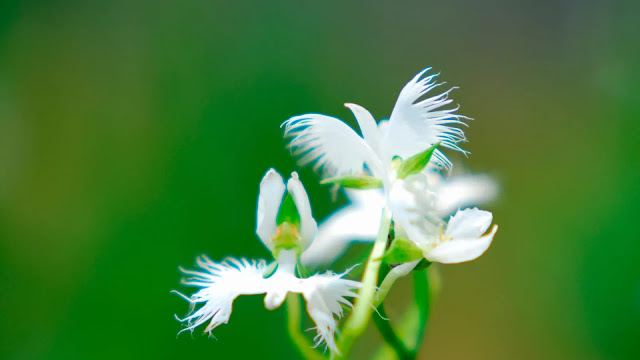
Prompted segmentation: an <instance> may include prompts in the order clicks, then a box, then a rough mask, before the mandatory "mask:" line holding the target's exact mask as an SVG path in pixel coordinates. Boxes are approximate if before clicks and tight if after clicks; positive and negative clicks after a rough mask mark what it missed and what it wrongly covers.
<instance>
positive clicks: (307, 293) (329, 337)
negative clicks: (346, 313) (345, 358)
mask: <svg viewBox="0 0 640 360" xmlns="http://www.w3.org/2000/svg"><path fill="white" fill-rule="evenodd" d="M347 272H348V271H347ZM347 272H344V273H342V274H334V273H331V272H328V273H325V274H322V275H314V276H312V277H310V278H307V279H304V285H303V286H304V291H303V292H302V295H303V296H304V298H305V300H306V301H307V311H308V312H309V316H311V319H312V320H313V321H314V322H315V324H316V328H315V329H316V331H317V332H318V335H317V336H316V338H315V340H316V346H318V345H320V344H322V343H323V342H324V343H325V344H326V346H327V347H328V348H329V350H330V351H331V353H332V354H339V353H340V352H339V351H338V347H337V346H336V341H335V332H336V329H337V326H338V322H337V320H336V319H335V317H337V318H338V319H340V318H341V317H342V314H343V309H342V305H346V306H351V303H350V302H349V301H348V300H347V299H346V297H356V296H357V294H356V293H355V292H353V290H356V289H359V288H360V286H361V284H360V282H358V281H354V280H348V279H342V277H343V276H344V275H346V274H347Z"/></svg>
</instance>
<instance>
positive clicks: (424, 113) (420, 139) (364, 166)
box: [283, 68, 495, 264]
mask: <svg viewBox="0 0 640 360" xmlns="http://www.w3.org/2000/svg"><path fill="white" fill-rule="evenodd" d="M429 70H430V69H429V68H427V69H425V70H423V71H421V72H420V73H418V74H417V75H416V76H415V77H414V78H413V79H411V81H409V82H408V83H407V84H406V85H405V86H404V88H403V89H402V91H401V92H400V95H399V96H398V100H397V101H396V104H395V106H394V108H393V111H392V112H391V116H390V118H389V120H388V121H381V122H380V123H376V121H375V119H374V117H373V115H371V113H370V112H369V111H367V110H366V109H365V108H363V107H361V106H360V105H356V104H350V103H347V104H345V106H346V107H348V108H349V109H350V110H351V111H352V112H353V114H354V116H355V118H356V121H357V122H358V125H359V126H360V130H361V132H362V136H359V135H358V134H357V133H356V132H355V131H354V130H353V129H351V128H350V127H349V126H347V125H346V124H345V123H344V122H342V121H341V120H339V119H336V118H334V117H330V116H326V115H320V114H306V115H300V116H295V117H292V118H291V119H289V120H287V121H286V122H284V123H283V126H284V127H285V137H287V138H291V140H290V143H289V147H290V148H291V151H292V154H293V155H294V156H296V157H298V160H299V163H300V164H301V165H306V164H314V168H316V169H317V170H321V171H322V172H323V176H325V177H332V178H333V179H337V180H336V181H334V182H335V183H336V184H341V185H344V184H353V183H355V184H357V185H359V186H360V187H375V185H376V182H375V181H374V180H372V179H375V180H377V181H379V185H381V186H382V188H383V189H384V197H383V199H384V201H383V202H380V201H376V199H378V200H379V197H378V198H376V199H373V200H372V201H370V204H368V207H372V208H373V209H374V211H376V210H377V211H379V209H381V208H382V207H385V208H387V209H389V210H390V214H391V216H392V218H393V221H394V224H395V228H396V230H397V232H398V233H399V234H405V236H407V237H408V238H409V240H411V241H412V242H414V243H415V244H416V245H417V246H420V247H421V248H430V249H431V248H435V247H436V245H437V244H440V242H438V241H435V240H433V239H438V238H440V239H441V240H442V241H441V242H443V243H444V242H447V247H450V246H454V245H453V244H456V245H457V244H459V243H458V242H448V241H450V234H443V233H441V231H442V229H443V228H444V226H445V221H444V220H442V217H443V213H445V212H447V211H452V210H454V207H455V206H456V205H458V204H460V203H465V202H467V200H468V199H466V197H467V196H464V195H462V196H460V194H459V192H457V191H453V192H451V191H450V192H449V193H448V194H447V193H446V190H447V189H446V184H447V181H442V180H437V181H433V179H431V180H430V179H429V177H433V176H432V175H430V174H431V173H432V172H433V170H434V169H435V170H438V169H446V170H451V167H452V163H451V161H449V159H448V158H447V157H446V156H445V155H444V153H442V152H441V151H440V150H439V149H437V146H438V145H439V146H441V147H444V148H448V149H451V150H456V151H459V152H462V153H463V154H465V155H466V154H468V153H467V152H466V151H465V150H463V149H462V148H461V147H460V146H459V145H458V144H459V143H460V142H462V141H465V136H464V132H463V131H462V130H461V129H460V128H457V127H453V126H451V125H466V123H465V122H463V121H462V120H464V119H469V118H467V117H465V116H463V115H459V114H456V112H457V110H458V107H453V108H443V107H445V106H447V105H449V104H451V102H452V100H451V99H449V98H448V95H449V93H450V92H451V91H452V90H453V89H449V90H447V91H445V92H443V93H441V94H438V95H435V96H432V97H429V98H427V99H424V100H420V98H421V97H423V96H424V95H426V94H427V93H428V92H430V91H431V90H433V89H435V88H436V87H438V86H440V85H442V84H438V83H436V82H435V81H434V79H435V77H436V76H437V74H435V75H429V76H425V77H423V75H425V74H426V73H427V72H428V71H429ZM423 154H424V155H423ZM420 157H423V158H420ZM416 159H417V160H416ZM423 160H424V161H423ZM429 165H430V166H429ZM407 167H409V169H408V170H407ZM367 171H368V172H369V173H370V175H372V178H371V177H368V176H366V175H365V173H366V172H367ZM345 179H347V180H345ZM330 182H331V181H330ZM452 183H453V181H452ZM461 185H462V186H461V189H464V188H468V187H473V186H476V185H477V184H469V183H467V184H465V183H464V182H463V183H462V184H461ZM469 185H471V186H469ZM356 187H357V186H356ZM476 187H477V186H476ZM439 193H441V194H440V196H439ZM474 196H475V197H483V196H478V195H476V194H472V196H470V197H471V198H473V197H474ZM456 197H457V198H456ZM465 205H466V204H465ZM356 206H357V208H356V210H351V209H348V210H344V211H343V213H342V216H345V215H346V216H348V217H349V220H348V221H349V223H355V224H363V221H362V219H361V218H360V214H362V213H363V212H364V211H359V210H357V209H358V208H359V209H360V210H362V209H364V208H365V207H366V206H361V205H356ZM365 211H371V210H370V209H366V210H365ZM489 215H490V213H489ZM367 216H368V215H367ZM454 218H455V219H459V220H457V221H456V222H454V224H455V225H456V226H454V227H447V228H448V229H449V228H451V229H452V230H451V232H454V233H456V231H454V230H455V229H456V228H459V229H463V230H464V229H466V227H467V226H470V227H473V226H474V221H473V219H472V217H469V216H460V217H458V215H455V216H454V217H452V220H453V219H454ZM483 219H486V216H485V217H484V218H483ZM354 220H355V221H354ZM340 221H342V223H346V222H347V221H346V220H344V219H342V220H338V219H337V218H336V219H335V220H334V218H331V219H330V224H331V225H330V228H333V229H336V230H342V229H343V228H344V226H339V225H336V224H337V223H339V222H340ZM490 223H491V218H490V217H489V224H486V227H485V228H484V230H486V228H488V226H489V225H490ZM373 225H374V224H372V225H371V227H366V228H365V227H363V226H356V227H355V229H356V230H358V231H352V232H351V233H352V234H353V235H354V237H355V238H358V237H360V238H362V237H363V236H362V235H365V237H366V238H367V239H371V238H373V236H371V235H372V234H371V233H370V231H371V230H372V227H373ZM325 227H329V225H326V226H325ZM494 229H495V228H494ZM332 231H333V230H332ZM463 233H464V234H467V232H464V231H463ZM494 233H495V231H493V232H492V233H491V234H490V235H491V236H488V237H482V239H483V241H484V242H486V241H487V239H488V243H487V244H486V247H488V246H489V244H490V243H491V239H492V238H493V234H494ZM325 234H326V232H324V233H323V232H321V236H320V238H321V239H322V240H323V241H322V242H320V243H318V245H317V246H316V249H315V250H314V249H312V250H314V251H313V252H310V253H308V254H307V255H306V256H305V261H306V262H308V263H311V264H314V263H320V262H323V261H326V260H327V258H331V257H332V256H333V255H329V256H327V254H322V248H325V249H329V250H330V251H329V252H332V253H333V254H336V253H340V252H342V251H343V250H344V248H345V245H344V244H345V241H344V239H345V236H344V235H341V236H326V235H325ZM480 235H481V234H478V235H477V236H476V238H478V237H479V236H480ZM326 239H336V240H335V243H333V241H331V240H326ZM427 239H431V240H427ZM484 242H483V244H484ZM427 244H428V245H427ZM321 245H322V246H321ZM464 245H465V246H468V244H467V243H464ZM483 246H484V245H483ZM486 247H484V250H486ZM484 250H482V251H481V252H480V253H479V254H478V256H479V255H480V254H481V253H482V252H484ZM423 252H424V255H425V259H427V260H430V261H431V260H433V261H439V262H447V263H452V262H461V261H468V260H471V259H466V258H465V257H456V256H453V257H452V258H447V257H446V256H444V257H443V256H437V257H436V256H427V254H428V253H429V252H428V251H426V250H425V251H423ZM314 256H315V257H314ZM463 258H465V259H466V260H460V259H463Z"/></svg>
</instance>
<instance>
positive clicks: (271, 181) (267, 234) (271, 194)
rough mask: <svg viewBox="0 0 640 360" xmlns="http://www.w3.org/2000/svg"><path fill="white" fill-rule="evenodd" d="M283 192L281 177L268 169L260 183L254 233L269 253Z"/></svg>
mask: <svg viewBox="0 0 640 360" xmlns="http://www.w3.org/2000/svg"><path fill="white" fill-rule="evenodd" d="M284 191H285V185H284V180H283V179H282V176H280V174H278V173H277V172H276V171H275V170H274V169H269V171H267V173H266V174H265V175H264V177H263V178H262V181H261V182H260V194H259V195H258V215H257V225H256V233H257V234H258V237H259V238H260V240H261V241H262V243H263V244H264V246H266V247H267V249H269V250H271V251H273V244H272V243H271V238H272V237H273V236H274V235H275V234H276V228H277V224H276V218H277V216H278V210H279V209H280V204H281V203H282V197H283V196H284Z"/></svg>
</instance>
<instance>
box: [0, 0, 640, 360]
mask: <svg viewBox="0 0 640 360" xmlns="http://www.w3.org/2000/svg"><path fill="white" fill-rule="evenodd" d="M639 13H640V6H639V5H638V2H631V1H630V2H628V3H620V2H602V1H595V0H594V1H526V2H512V1H507V0H494V1H482V2H476V1H455V0H454V1H447V2H394V1H388V2H364V1H350V2H346V1H345V2H341V1H324V2H308V1H289V2H287V1H264V2H256V3H249V2H222V1H207V0H199V1H186V2H173V1H166V0H156V1H135V2H131V1H48V2H45V1H29V2H27V1H16V0H5V1H3V2H2V3H1V4H0V358H2V359H65V360H68V359H109V360H113V359H120V360H124V359H141V358H149V359H176V358H185V359H187V358H188V359H195V358H221V359H225V358H231V357H235V358H250V357H259V358H261V359H281V358H296V357H297V355H296V353H295V352H294V350H293V348H292V347H291V345H290V344H289V342H288V340H287V334H286V331H285V323H284V312H283V310H282V309H279V310H276V311H273V312H270V311H267V310H265V309H264V307H263V306H262V299H261V298H260V297H243V298H240V299H239V300H237V302H236V303H235V305H234V313H233V316H232V318H231V321H230V323H229V324H228V325H224V326H220V327H219V328H217V329H216V332H215V335H216V337H217V338H218V341H216V340H213V339H208V338H207V337H206V336H202V335H200V333H199V332H196V333H194V336H193V337H191V336H189V335H188V334H183V335H182V336H180V337H178V338H176V333H177V331H178V330H179V329H180V325H179V324H178V323H177V322H176V321H175V320H174V318H173V314H174V313H177V314H180V315H183V314H184V313H185V312H186V310H187V306H186V303H185V302H184V301H183V300H181V299H180V298H178V297H177V296H174V295H171V294H169V290H171V289H175V288H179V285H178V282H179V278H180V275H179V273H178V269H177V267H178V266H179V265H187V266H191V265H192V264H193V261H194V258H195V256H196V255H198V254H201V253H207V254H209V255H210V256H211V257H212V258H216V259H220V258H222V257H224V256H226V255H235V256H247V257H262V258H264V257H267V256H268V253H267V252H266V251H265V249H264V248H263V247H262V245H261V244H260V243H259V242H258V241H257V238H256V237H255V235H254V226H255V204H256V196H257V190H258V182H259V180H260V178H261V176H262V175H263V174H264V172H265V171H266V170H267V169H268V168H269V167H272V166H274V167H276V168H277V169H279V170H280V171H281V172H283V173H287V172H289V171H292V170H295V169H296V167H295V164H294V162H293V160H292V159H291V158H290V156H289V154H288V153H287V151H286V150H285V148H284V141H283V140H282V131H281V129H280V128H279V124H280V123H281V122H282V121H283V120H285V119H287V118H288V117H290V116H293V115H297V114H301V113H305V112H320V113H326V114H333V115H336V116H339V117H341V118H343V119H345V120H347V121H349V122H350V123H351V124H353V123H354V122H353V121H352V118H351V115H350V113H349V111H348V110H347V109H345V108H344V107H343V106H342V104H343V103H344V102H355V103H358V104H361V105H363V106H365V107H367V108H368V109H369V110H370V111H371V112H372V113H373V114H374V115H375V116H376V117H377V118H383V117H388V115H389V113H390V111H391V108H392V106H393V104H394V101H395V98H396V96H397V94H398V92H399V90H400V89H401V87H402V86H403V85H404V84H405V82H406V81H408V80H409V79H410V78H411V77H412V76H413V75H414V74H415V73H416V72H418V71H419V70H420V69H422V68H423V67H426V66H433V67H434V69H436V70H437V71H440V72H441V73H442V75H441V80H443V81H446V82H447V83H448V84H450V85H456V86H459V87H460V88H461V89H460V90H458V91H456V92H455V94H454V99H455V100H456V101H457V102H458V103H460V104H461V106H462V108H461V112H462V113H464V114H466V115H469V116H471V117H473V118H474V119H475V120H474V121H473V122H472V123H471V126H470V128H469V129H468V130H467V135H468V138H469V140H470V142H469V143H468V144H466V148H467V149H469V150H470V151H471V152H472V155H471V157H470V158H469V159H463V158H457V157H456V158H455V159H456V160H459V162H458V164H460V165H462V166H464V167H465V169H468V170H472V171H476V172H489V173H491V174H492V175H494V176H495V177H496V178H497V179H498V180H499V181H500V183H501V186H502V192H501V195H500V198H499V199H498V201H497V202H495V203H494V204H493V205H491V206H488V208H489V209H490V210H492V211H494V216H495V221H496V222H497V223H498V224H500V231H499V232H498V234H497V236H496V238H495V241H494V244H493V245H492V247H491V249H490V250H489V251H488V252H487V253H486V254H485V255H484V256H483V257H482V258H480V259H479V260H477V261H474V262H471V263H467V264H462V265H456V266H444V267H441V268H440V269H441V270H442V275H443V289H442V295H441V297H440V299H439V301H438V303H437V305H436V308H435V309H434V311H435V312H434V315H433V318H432V321H431V323H430V325H429V329H428V331H427V334H426V339H425V343H424V348H423V351H422V352H421V358H425V359H638V358H640V348H639V347H638V340H640V230H639V228H640V227H639V226H638V216H639V215H640V208H639V204H640V164H639V162H638V156H637V153H638V151H639V150H640V125H638V119H640V68H639V67H638V64H640V45H639V44H640V43H639V42H638V38H639V37H640V31H639V30H638V21H639V17H638V14H639ZM301 177H302V179H303V181H305V184H306V185H307V188H308V190H309V193H310V196H311V199H312V203H313V207H314V213H315V215H316V217H317V218H318V219H321V218H323V217H324V216H326V215H327V214H329V213H330V211H331V210H332V209H334V208H335V207H336V204H334V203H332V202H331V201H330V199H329V196H328V191H327V189H326V188H324V187H321V186H319V185H318V184H317V176H315V175H314V174H313V173H312V172H311V171H310V170H308V169H303V170H301ZM401 288H402V287H401ZM310 335H311V334H310ZM367 337H368V341H364V342H361V343H360V347H359V349H358V351H359V352H358V353H359V354H366V353H367V347H370V346H371V344H376V343H378V342H379V341H380V339H379V337H378V336H377V334H376V333H375V332H373V331H372V332H370V333H368V334H367Z"/></svg>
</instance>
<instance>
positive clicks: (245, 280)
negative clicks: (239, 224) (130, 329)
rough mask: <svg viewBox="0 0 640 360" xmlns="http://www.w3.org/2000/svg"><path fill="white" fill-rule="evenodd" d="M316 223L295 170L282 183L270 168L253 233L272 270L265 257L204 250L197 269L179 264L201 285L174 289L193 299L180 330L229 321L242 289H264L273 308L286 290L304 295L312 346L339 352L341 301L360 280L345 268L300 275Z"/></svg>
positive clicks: (189, 283)
mask: <svg viewBox="0 0 640 360" xmlns="http://www.w3.org/2000/svg"><path fill="white" fill-rule="evenodd" d="M317 229H318V227H317V224H316V221H315V220H314V219H313V216H312V214H311V206H310V204H309V198H308V196H307V193H306V191H305V189H304V187H303V185H302V183H301V182H300V180H299V178H298V174H297V173H295V172H294V173H292V175H291V178H290V179H289V181H288V182H287V184H286V185H285V183H284V181H283V178H282V176H280V174H278V173H277V172H276V171H275V170H273V169H271V170H269V171H268V172H267V173H266V175H265V176H264V178H263V179H262V182H261V183H260V194H259V196H258V211H257V228H256V233H257V234H258V237H259V238H260V240H261V241H262V243H263V244H264V246H265V247H266V248H267V249H268V250H270V251H271V253H272V254H273V256H274V258H275V262H274V263H273V265H275V271H274V270H273V266H269V265H267V262H266V261H265V260H247V259H244V258H241V259H235V258H227V259H225V260H224V261H222V262H219V263H217V262H214V261H212V260H210V259H209V258H208V257H206V256H200V257H198V258H197V260H196V264H197V265H198V267H199V268H200V269H198V270H187V269H182V268H181V271H182V272H183V273H184V274H185V275H186V276H188V277H186V278H185V279H183V281H182V283H183V284H184V285H187V286H194V287H197V288H200V290H198V291H197V292H195V293H194V294H192V295H191V296H186V295H183V294H181V293H179V292H176V293H178V294H179V295H180V296H181V297H182V298H184V299H185V300H187V301H188V302H189V303H190V304H191V311H190V314H189V315H187V316H186V317H185V318H182V319H178V320H179V321H181V322H186V323H187V326H186V328H185V329H183V330H182V331H186V330H190V331H193V330H194V329H195V328H196V327H198V326H200V325H202V324H205V323H207V322H208V325H207V326H206V327H205V329H204V331H205V332H208V333H209V334H210V335H211V332H212V331H213V329H215V328H216V327H217V326H219V325H220V324H226V323H227V322H228V321H229V317H230V316H231V309H232V305H233V301H234V300H235V299H236V298H237V297H238V296H240V295H256V294H265V297H264V305H265V307H266V308H267V309H269V310H273V309H275V308H278V307H280V305H282V303H283V302H284V301H285V299H286V296H287V294H288V293H298V294H302V295H303V297H304V298H305V300H306V302H307V311H308V313H309V315H310V317H311V319H312V320H313V321H314V322H315V324H316V328H315V329H316V331H317V336H316V346H318V345H319V344H321V343H323V342H324V343H325V344H326V346H327V348H329V349H330V351H331V353H332V354H337V353H338V348H337V346H336V342H335V332H336V328H337V321H336V317H337V318H340V317H341V316H342V315H343V305H346V306H351V304H350V302H349V301H348V300H347V299H346V298H347V297H356V296H357V295H356V293H355V292H354V290H356V289H358V288H359V287H360V283H359V282H357V281H354V280H348V279H344V278H343V277H344V276H345V275H346V272H345V273H342V274H335V273H332V272H327V273H324V274H321V275H320V274H316V275H313V276H310V277H307V278H302V277H298V275H297V272H296V270H297V268H298V266H299V265H298V263H299V257H300V255H301V253H302V252H303V251H304V250H305V249H306V248H307V247H308V246H309V245H310V244H311V242H312V241H313V238H314V236H315V234H316V232H317ZM298 270H299V269H298ZM198 305H201V306H200V307H199V308H196V307H197V306H198Z"/></svg>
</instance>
